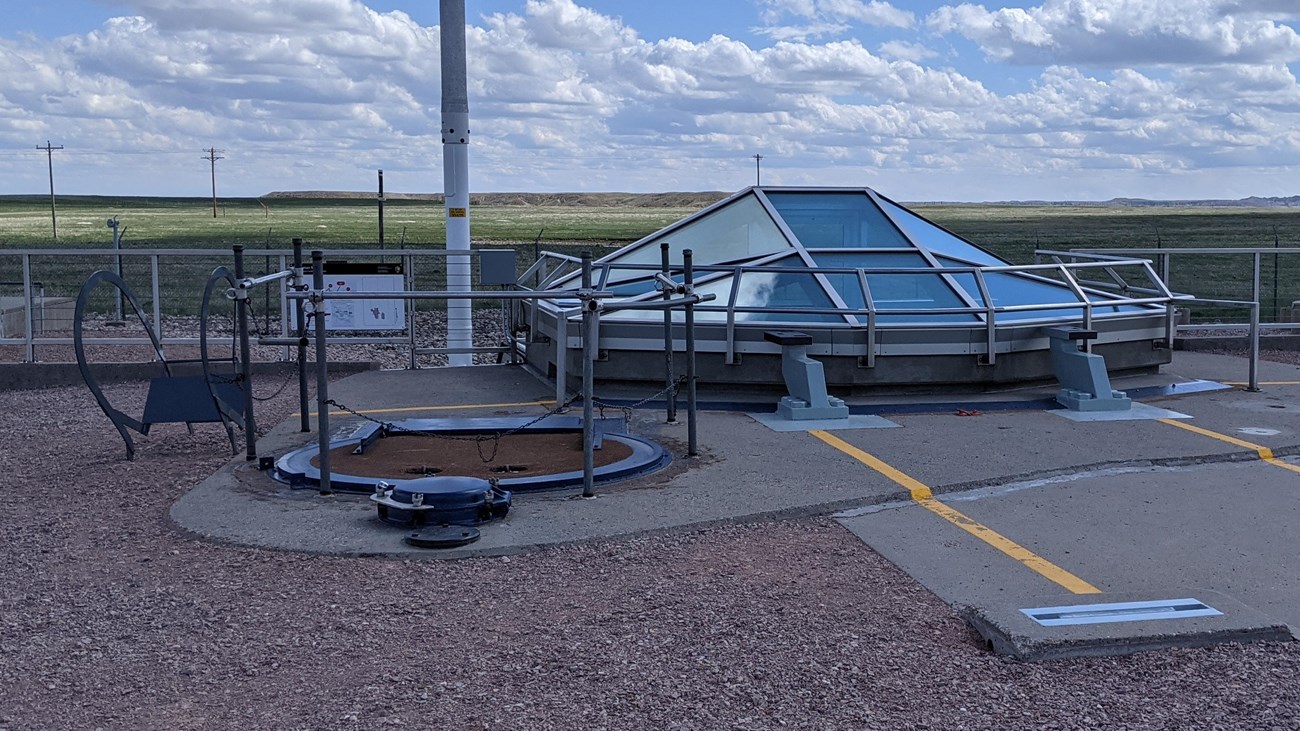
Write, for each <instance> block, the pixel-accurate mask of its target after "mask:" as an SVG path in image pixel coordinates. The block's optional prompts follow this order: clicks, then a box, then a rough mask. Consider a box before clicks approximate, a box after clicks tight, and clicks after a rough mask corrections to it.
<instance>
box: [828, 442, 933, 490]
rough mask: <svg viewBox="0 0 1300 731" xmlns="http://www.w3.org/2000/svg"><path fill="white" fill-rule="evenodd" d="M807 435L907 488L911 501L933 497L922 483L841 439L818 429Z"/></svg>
mask: <svg viewBox="0 0 1300 731" xmlns="http://www.w3.org/2000/svg"><path fill="white" fill-rule="evenodd" d="M808 433H809V434H811V435H813V436H815V437H817V438H818V439H820V440H822V441H823V442H826V443H827V444H829V445H831V446H832V447H835V448H836V449H838V450H840V451H841V452H843V453H845V454H847V455H849V456H850V457H852V458H854V459H856V460H857V461H859V462H861V463H862V464H864V465H866V466H868V467H870V468H871V469H873V470H875V471H876V472H879V473H880V474H882V475H884V476H885V477H888V478H889V479H891V480H893V481H894V482H897V483H898V484H900V485H902V486H903V487H905V488H907V491H908V492H910V493H911V494H912V499H913V500H917V501H921V500H928V499H930V498H932V497H934V493H933V492H930V488H929V487H927V486H926V485H925V484H924V483H922V482H920V481H919V480H917V479H915V478H913V477H911V476H909V475H906V474H904V473H903V472H902V471H900V470H896V469H894V468H893V467H891V466H889V465H888V464H885V462H884V461H882V460H879V459H877V458H875V457H873V456H871V455H870V454H868V453H866V452H864V451H862V450H861V449H858V448H857V447H855V446H853V445H852V444H849V443H848V442H846V441H844V440H843V439H840V438H839V437H837V436H835V435H833V434H831V433H830V432H826V431H822V430H820V429H814V430H812V431H809V432H808Z"/></svg>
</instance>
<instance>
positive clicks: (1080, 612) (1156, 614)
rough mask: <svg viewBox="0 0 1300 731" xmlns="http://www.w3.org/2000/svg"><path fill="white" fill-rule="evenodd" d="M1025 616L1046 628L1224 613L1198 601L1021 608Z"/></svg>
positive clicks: (1178, 600)
mask: <svg viewBox="0 0 1300 731" xmlns="http://www.w3.org/2000/svg"><path fill="white" fill-rule="evenodd" d="M1020 611H1021V612H1024V613H1025V615H1026V616H1028V617H1029V618H1030V619H1032V620H1034V621H1035V622H1037V623H1039V624H1041V625H1042V626H1044V627H1062V626H1065V625H1072V624H1102V623H1104V622H1143V621H1146V620H1150V619H1182V618H1184V617H1217V616H1220V615H1222V614H1223V612H1220V611H1219V610H1217V609H1215V608H1214V607H1211V606H1209V605H1208V604H1205V603H1203V602H1199V601H1197V600H1195V599H1157V600H1155V601H1149V602H1119V603H1116V604H1073V605H1070V606H1064V607H1037V608H1035V609H1021V610H1020Z"/></svg>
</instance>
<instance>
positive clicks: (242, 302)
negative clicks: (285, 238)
mask: <svg viewBox="0 0 1300 731" xmlns="http://www.w3.org/2000/svg"><path fill="white" fill-rule="evenodd" d="M231 248H232V249H233V250H234V252H235V281H243V279H244V247H243V246H241V245H239V244H235V245H234V246H233V247H231ZM236 292H237V297H236V299H235V308H236V310H237V312H236V316H237V322H238V323H239V324H238V327H239V360H240V364H239V379H240V381H241V385H242V386H243V389H242V390H243V392H244V446H245V450H244V459H246V460H249V461H250V462H251V461H253V460H255V459H257V422H256V420H255V419H254V418H253V363H252V353H251V348H250V347H249V342H248V290H246V289H243V288H238V287H237V288H236Z"/></svg>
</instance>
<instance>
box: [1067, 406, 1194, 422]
mask: <svg viewBox="0 0 1300 731" xmlns="http://www.w3.org/2000/svg"><path fill="white" fill-rule="evenodd" d="M1047 413H1049V414H1056V415H1057V416H1060V417H1062V418H1065V419H1069V420H1070V421H1079V422H1084V421H1143V420H1146V419H1190V418H1192V417H1190V416H1188V415H1187V414H1180V413H1178V412H1177V411H1170V410H1169V409H1162V408H1159V407H1156V406H1149V405H1147V404H1139V403H1136V402H1135V403H1134V404H1133V406H1132V408H1130V409H1128V410H1126V411H1071V410H1069V409H1052V410H1051V411H1048V412H1047Z"/></svg>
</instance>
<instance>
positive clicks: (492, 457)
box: [325, 394, 582, 464]
mask: <svg viewBox="0 0 1300 731" xmlns="http://www.w3.org/2000/svg"><path fill="white" fill-rule="evenodd" d="M580 398H582V397H581V396H580V395H578V394H573V395H572V396H570V397H569V398H567V399H565V401H564V402H563V403H561V404H559V405H557V406H555V407H554V408H551V409H549V410H547V411H545V412H543V413H542V414H541V415H540V416H538V417H537V418H535V419H532V420H530V421H527V422H525V423H523V424H520V425H519V426H516V427H512V428H510V429H506V430H504V431H498V432H492V433H491V434H476V435H473V436H459V435H456V434H437V433H434V432H425V431H415V430H412V429H405V428H403V427H400V426H398V425H396V424H394V423H393V422H391V421H384V420H382V419H376V418H374V417H372V416H369V415H367V414H363V413H361V412H359V411H357V410H356V409H353V408H350V407H348V406H345V405H343V404H341V403H339V402H338V401H335V400H334V399H330V400H328V401H326V402H325V403H326V404H328V405H330V406H333V407H334V408H336V409H338V410H339V411H343V412H345V413H347V414H351V415H352V416H355V417H357V418H358V419H361V420H362V421H368V422H370V423H371V424H378V425H379V427H380V428H382V429H383V430H384V431H385V432H387V433H389V434H411V435H414V436H418V437H427V438H430V439H445V440H448V441H452V442H474V448H475V450H476V451H477V452H478V458H479V459H481V460H483V463H484V464H490V463H492V462H494V461H496V458H497V452H498V450H500V449H501V440H502V439H505V438H506V437H508V436H512V435H514V434H518V433H519V432H521V431H523V430H525V429H527V428H528V427H530V426H535V425H536V424H538V423H539V422H541V421H542V420H543V419H545V418H546V417H548V416H555V415H557V414H562V413H564V412H565V411H566V410H568V408H569V407H570V406H572V405H573V402H574V401H577V400H578V399H580ZM485 442H491V444H492V448H491V450H490V451H489V452H487V453H486V454H485V453H484V451H483V449H484V447H483V444H484V443H485Z"/></svg>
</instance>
